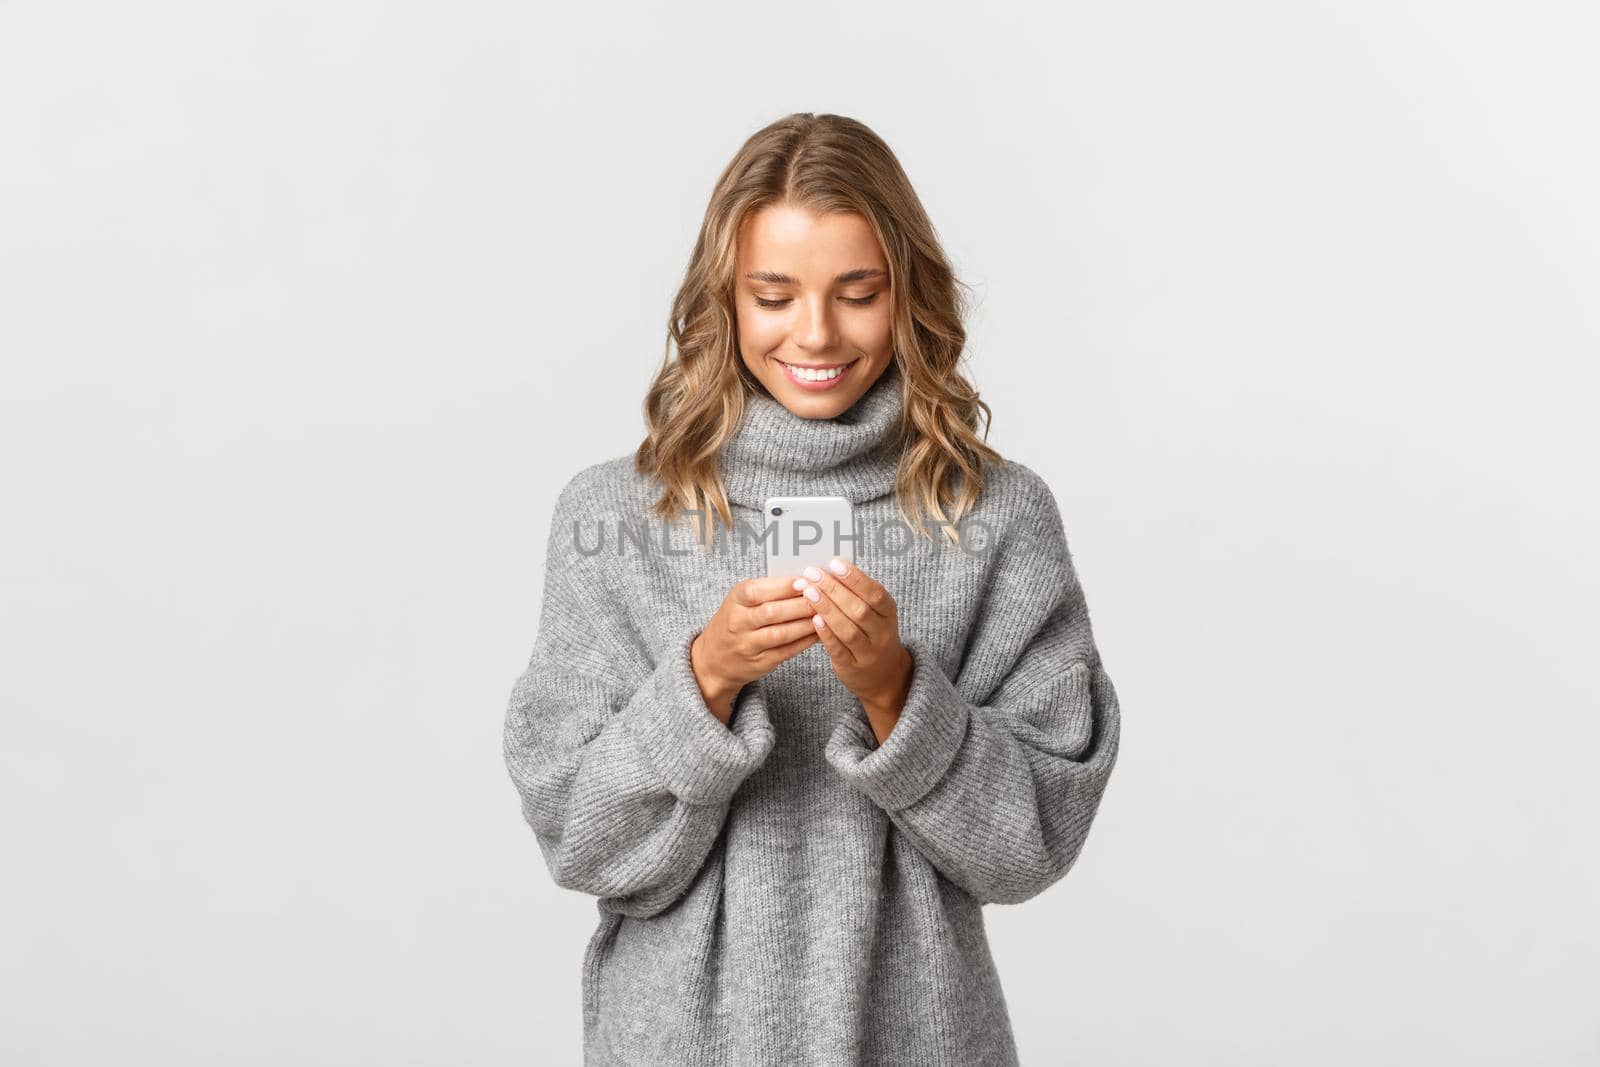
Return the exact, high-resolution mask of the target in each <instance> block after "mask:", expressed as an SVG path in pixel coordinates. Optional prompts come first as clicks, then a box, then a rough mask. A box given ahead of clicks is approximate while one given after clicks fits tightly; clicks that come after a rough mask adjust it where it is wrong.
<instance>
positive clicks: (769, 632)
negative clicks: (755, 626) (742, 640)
mask: <svg viewBox="0 0 1600 1067" xmlns="http://www.w3.org/2000/svg"><path fill="white" fill-rule="evenodd" d="M806 614H807V615H810V614H811V613H810V612H807V613H806ZM814 632H816V627H815V626H813V625H812V624H811V620H810V619H809V618H806V619H796V620H794V621H793V622H785V623H780V624H779V625H777V626H763V627H762V628H761V629H759V630H754V631H752V632H751V634H750V643H751V644H752V645H753V646H754V647H755V648H756V649H757V650H758V651H759V652H767V651H770V650H771V649H773V648H776V647H777V646H779V645H785V644H788V643H789V642H790V641H794V640H797V639H799V638H802V637H806V636H808V635H810V634H812V633H814Z"/></svg>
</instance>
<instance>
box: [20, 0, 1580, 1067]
mask: <svg viewBox="0 0 1600 1067" xmlns="http://www.w3.org/2000/svg"><path fill="white" fill-rule="evenodd" d="M1597 31H1600V17H1597V15H1596V9H1595V8H1594V7H1593V5H1588V4H1578V3H1573V4H1568V5H1557V4H1544V3H1527V2H1520V3H1516V4H1512V3H1502V4H1498V5H1493V4H1482V3H1445V2H1438V3H1427V4H1423V3H1396V2H1392V0H1391V2H1383V3H1378V2H1374V0H1363V2H1349V0H1345V2H1340V3H1332V2H1328V3H1297V4H1267V3H1182V2H1171V3H1163V4H1152V3H1144V2H1133V3H1121V4H1115V5H1112V4H1097V5H1067V6H1062V5H1049V6H1046V5H1042V4H1041V5H1028V6H1018V7H1008V6H1004V5H1002V6H999V7H995V6H993V5H984V8H983V10H982V11H980V10H979V9H978V8H977V7H975V6H973V5H970V4H966V5H959V6H956V7H952V8H950V9H949V10H939V9H936V8H930V7H928V6H927V5H924V4H917V5H861V4H850V5H832V4H810V5H803V6H799V7H795V6H790V5H765V6H753V5H748V4H723V5H710V4H704V5H695V6H694V7H693V8H687V7H685V8H681V9H676V10H674V9H671V8H668V7H665V6H650V7H645V6H640V5H633V4H629V5H624V6H622V7H620V8H619V7H616V6H610V7H607V6H601V7H598V8H591V9H584V8H582V7H581V6H579V5H559V6H558V5H548V6H547V5H535V4H509V3H508V4H495V5H488V4H476V5H473V4H452V5H448V6H447V5H444V4H436V5H432V6H429V7H425V6H422V5H384V4H376V3H322V4H309V3H307V4H303V5H270V4H265V3H251V4H240V3H234V4H214V3H213V4H203V3H191V4H170V3H166V4H153V5H150V4H145V5H129V4H109V3H99V4H54V5H46V4H43V3H9V4H5V5H3V6H0V122H3V137H0V182H3V183H4V184H3V196H0V352H3V355H4V368H3V381H0V385H3V387H0V447H3V452H0V456H3V485H0V489H3V494H0V507H3V514H0V519H3V535H4V546H3V552H0V581H3V586H4V590H3V603H4V610H3V612H0V638H3V642H4V657H3V661H0V684H3V691H0V700H3V705H4V725H5V741H4V743H3V745H0V812H3V815H0V818H3V820H4V823H3V833H4V850H5V851H4V861H3V862H4V867H5V869H6V870H7V872H8V873H7V875H6V878H5V883H6V884H5V891H4V893H3V894H0V909H3V916H0V917H3V930H0V933H3V941H4V945H5V946H6V947H5V949H4V951H3V952H0V1000H3V1002H4V1004H5V1005H6V1007H5V1015H6V1018H5V1019H4V1022H3V1025H0V1060H4V1062H6V1063H7V1064H18V1065H21V1064H90V1063H150V1064H217V1063H230V1064H283V1063H315V1064H344V1063H355V1062H364V1063H384V1064H390V1065H395V1064H447V1063H448V1064H514V1063H531V1062H541V1063H576V1062H577V1061H578V1049H579V1039H580V1033H581V1025H580V1024H581V1019H580V1012H579V1003H580V1000H579V984H578V977H579V967H580V962H581V951H582V947H583V945H584V943H585V941H586V940H587V938H588V936H589V934H590V932H591V931H592V929H593V927H594V925H595V922H596V918H597V916H596V911H595V907H594V903H593V901H592V899H591V898H587V897H583V896H581V895H578V894H575V893H569V892H566V891H563V890H559V889H557V888H556V887H555V886H554V884H553V882H552V881H551V880H550V878H549V875H548V873H547V871H546V870H545V868H544V866H543V864H542V861H541V859H540V856H539V853H538V850H537V847H536V844H535V840H534V838H533V836H532V832H531V830H529V829H528V827H527V826H526V825H525V824H524V823H523V822H522V818H521V813H520V811H519V808H518V804H517V800H516V796H515V792H514V790H513V788H512V786H511V784H510V780H509V777H508V775H507V773H506V771H505V769H504V766H503V765H502V763H501V753H500V730H501V724H502V717H503V714H504V709H505V703H506V700H507V698H508V696H509V694H510V689H511V685H512V682H513V681H514V679H515V677H516V675H517V674H518V673H519V671H520V670H521V668H522V666H523V664H524V663H525V661H526V658H527V655H528V652H529V651H530V649H531V647H532V642H533V638H534V634H535V631H536V621H537V614H536V613H537V606H538V601H539V594H540V588H541V581H542V562H543V560H542V554H543V544H544V537H545V535H546V533H547V528H548V522H549V514H550V508H551V505H552V504H553V503H554V499H555V494H556V491H557V489H558V488H559V487H560V485H561V484H562V483H563V482H564V481H565V480H566V479H567V478H568V477H569V476H570V475H571V474H572V473H573V472H575V471H576V470H577V469H579V468H580V467H582V466H584V465H587V464H589V463H592V462H595V461H598V460H600V459H603V458H607V457H610V456H615V455H620V454H622V453H625V452H628V451H631V450H632V448H633V447H634V446H635V445H636V444H637V443H638V440H639V438H640V435H641V433H642V427H643V422H642V418H641V415H640V403H641V401H642V399H643V395H644V390H645V388H646V385H647V383H648V381H649V378H650V375H651V373H652V372H653V370H654V369H655V367H656V365H657V363H658V361H659V359H660V357H661V354H662V350H663V345H664V343H665V323H666V318H667V313H668V304H669V300H670V298H671V294H672V293H673V291H674V288H675V286H676V285H677V283H678V281H679V279H680V278H681V274H682V271H683V268H684V265H685V264H686V262H687V259H688V255H689V252H690V249H691V246H692V244H693V241H694V237H695V235H696V232H697V229H698V227H699V224H700V219H701V215H702V212H703V211H704V208H705V203H706V199H707V197H708V195H709V193H710V190H711V186H712V183H713V181H714V179H715V177H716V175H717V174H718V173H719V172H720V170H721V169H722V167H723V166H724V165H725V164H726V162H727V160H728V158H729V157H730V156H731V155H732V153H733V152H734V150H735V149H736V148H737V147H738V145H739V144H740V143H741V142H742V141H743V140H744V139H745V138H746V137H747V136H748V135H749V134H750V133H752V132H754V131H755V130H756V129H758V128H759V127H761V126H762V125H764V124H765V123H767V122H769V121H772V120H773V119H776V118H778V117H780V116H781V115H783V114H786V113H788V112H791V111H799V110H809V111H818V112H822V111H834V112H839V113H843V114H847V115H850V116H853V117H855V118H858V119H861V120H862V121H864V122H866V123H867V124H868V125H870V126H872V127H873V128H874V129H875V130H877V131H878V132H879V133H880V134H881V135H882V136H883V137H884V138H885V139H886V140H887V141H888V142H889V143H890V145H891V146H893V148H894V149H895V151H896V152H897V153H898V154H899V156H900V158H901V160H902V162H903V164H904V165H905V167H906V169H907V171H908V172H909V173H910V175H911V177H912V180H913V181H914V182H915V183H916V185H917V187H918V189H919V191H920V193H921V196H922V197H923V200H924V202H925V204H926V206H927V208H928V210H929V212H930V214H931V216H932V217H933V219H934V222H935V224H936V226H937V227H938V229H939V232H940V235H941V236H942V238H943V239H944V241H945V242H946V243H947V250H948V252H949V253H950V255H951V257H952V259H953V260H954V262H955V265H956V267H957V270H958V272H959V273H960V275H961V276H962V277H963V278H964V279H965V280H967V281H968V282H970V283H971V284H972V285H973V286H975V288H976V289H977V291H978V294H979V295H980V297H981V305H980V307H979V308H978V310H977V312H976V314H975V315H974V316H973V318H972V321H971V323H970V326H971V344H970V357H971V364H970V366H971V374H972V376H973V377H974V379H975V380H976V381H977V383H978V385H979V387H980V388H981V390H982V393H983V396H984V398H985V399H986V400H987V401H988V402H989V403H990V404H991V406H992V407H993V409H994V412H995V424H994V428H993V432H992V434H991V437H990V441H991V443H992V444H994V445H995V446H996V447H997V448H999V450H1000V451H1001V452H1002V453H1004V454H1006V455H1009V456H1013V457H1015V458H1018V459H1020V460H1022V461H1023V462H1025V463H1027V464H1029V465H1030V466H1033V467H1034V468H1035V469H1037V470H1039V471H1040V472H1041V473H1042V474H1043V475H1044V476H1045V477H1046V478H1047V479H1048V480H1049V482H1050V483H1051V485H1052V486H1053V488H1054V489H1055V492H1056V495H1057V498H1058V500H1059V502H1060V505H1061V508H1062V512H1063V515H1064V517H1065V519H1066V523H1067V528H1068V534H1069V538H1070V539H1071V545H1072V549H1073V552H1074V559H1075V562H1076V563H1077V566H1078V568H1079V573H1080V575H1081V577H1082V579H1083V581H1084V586H1085V590H1086V592H1087V593H1088V595H1089V598H1090V603H1091V607H1092V609H1093V613H1094V621H1095V627H1096V635H1097V638H1098V641H1099V644H1100V648H1101V652H1102V655H1103V656H1104V659H1105V662H1106V665H1107V667H1108V669H1109V670H1110V672H1111V673H1112V675H1113V677H1114V679H1115V681H1116V683H1117V685H1118V691H1119V695H1120V697H1121V701H1122V708H1123V714H1124V727H1123V747H1122V752H1121V756H1120V760H1119V765H1118V770H1117V772H1116V774H1115V775H1114V777H1113V779H1112V782H1111V786H1110V788H1109V790H1108V792H1107V794H1106V798H1105V801H1104V804H1103V807H1102V809H1101V813H1100V816H1099V819H1098V821H1097V823H1096V826H1095V829H1094V831H1093V833H1092V835H1091V837H1090V841H1089V844H1088V846H1087V848H1086V849H1085V851H1084V853H1083V855H1082V857H1081V858H1080V860H1079V862H1078V865H1077V866H1076V867H1075V868H1074V869H1073V871H1072V872H1071V874H1070V875H1069V876H1068V878H1067V879H1066V880H1065V881H1063V882H1062V883H1061V884H1059V885H1057V886H1055V887H1053V888H1052V889H1051V890H1050V891H1048V892H1047V893H1046V894H1044V895H1042V896H1040V897H1038V898H1036V899H1035V900H1033V901H1030V902H1028V903H1026V904H1023V905H1020V906H1015V907H991V908H989V909H986V915H987V917H988V921H989V927H990V931H991V939H992V942H993V945H994V952H995V956H996V960H997V962H998V965H999V968H1000V972H1001V976H1002V980H1003V981H1004V983H1005V987H1006V990H1007V995H1008V1002H1009V1004H1010V1006H1011V1011H1012V1015H1013V1020H1014V1023H1015V1028H1016V1032H1017V1037H1018V1041H1019V1044H1020V1046H1021V1051H1022V1058H1023V1062H1024V1063H1027V1064H1029V1065H1035V1064H1058V1063H1066V1062H1071V1063H1082V1064H1096V1065H1099V1064H1108V1065H1110V1064H1116V1065H1120V1064H1129V1065H1135V1064H1137V1065H1144V1064H1171V1063H1186V1064H1190V1063H1205V1064H1230V1065H1231V1064H1262V1065H1276V1064H1283V1063H1290V1062H1293V1063H1300V1064H1343V1063H1350V1062H1356V1061H1359V1062H1363V1063H1372V1064H1416V1063H1423V1062H1432V1063H1450V1064H1476V1063H1483V1064H1489V1063H1495V1064H1503V1063H1510V1062H1516V1063H1518V1064H1519V1065H1535V1064H1590V1063H1594V1062H1596V1059H1597V1057H1600V1008H1597V1005H1600V963H1597V961H1600V920H1597V918H1596V915H1595V911H1594V901H1595V900H1597V899H1600V855H1597V849H1596V841H1597V838H1600V834H1597V822H1600V792H1597V788H1596V782H1595V769H1596V752H1597V745H1600V729H1597V726H1596V711H1597V709H1600V683H1597V681H1596V675H1595V670H1594V662H1595V658H1594V657H1595V647H1596V638H1597V632H1596V626H1595V622H1594V606H1593V605H1594V599H1595V596H1596V593H1597V592H1600V580H1597V579H1600V573H1597V572H1600V568H1597V566H1596V563H1595V557H1594V546H1595V544H1596V543H1597V542H1600V504H1597V499H1596V493H1595V483H1596V476H1595V463H1594V458H1595V455H1596V453H1597V451H1600V448H1597V446H1600V441H1597V439H1596V438H1597V436H1600V435H1597V432H1596V429H1595V421H1596V420H1595V415H1594V409H1595V405H1596V399H1597V388H1596V387H1597V385H1600V371H1597V361H1596V356H1597V354H1600V321H1597V318H1600V317H1597V310H1596V309H1597V300H1596V297H1597V294H1600V251H1597V250H1600V198H1597V197H1596V195H1595V190H1596V189H1600V138H1597V128H1600V85H1597V81H1600V76H1597V74H1596V71H1597V69H1600V68H1596V67H1595V66H1594V64H1593V63H1592V62H1591V61H1592V59H1593V55H1592V53H1593V49H1594V45H1595V42H1596V40H1597V38H1600V32H1597Z"/></svg>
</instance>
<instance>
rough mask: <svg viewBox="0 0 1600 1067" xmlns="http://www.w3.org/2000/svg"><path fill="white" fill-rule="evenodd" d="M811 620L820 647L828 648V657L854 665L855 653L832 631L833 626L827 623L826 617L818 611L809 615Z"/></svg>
mask: <svg viewBox="0 0 1600 1067" xmlns="http://www.w3.org/2000/svg"><path fill="white" fill-rule="evenodd" d="M811 621H812V623H813V625H815V627H816V630H817V637H818V639H819V640H821V641H822V647H823V648H826V649H827V650H828V656H829V658H831V659H833V660H835V661H836V662H839V663H845V664H849V665H851V666H854V665H855V662H856V654H855V653H854V652H852V651H851V650H850V647H849V646H848V645H846V644H845V643H844V642H843V641H841V640H839V637H838V635H837V634H835V633H834V632H833V628H832V627H831V626H829V625H828V621H827V619H826V618H825V617H824V616H823V615H821V614H820V613H819V614H816V615H813V616H811Z"/></svg>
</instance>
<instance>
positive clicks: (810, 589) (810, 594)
mask: <svg viewBox="0 0 1600 1067" xmlns="http://www.w3.org/2000/svg"><path fill="white" fill-rule="evenodd" d="M806 599H807V600H809V601H811V602H812V603H813V604H815V603H816V602H817V601H819V600H821V599H822V594H821V593H819V592H817V587H816V586H814V585H808V586H806Z"/></svg>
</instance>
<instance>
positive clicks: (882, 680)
mask: <svg viewBox="0 0 1600 1067" xmlns="http://www.w3.org/2000/svg"><path fill="white" fill-rule="evenodd" d="M794 587H795V588H796V589H797V590H799V591H800V592H802V593H804V594H805V596H806V599H807V600H810V601H811V608H812V623H813V625H816V627H817V636H818V637H820V638H821V639H822V645H823V647H824V648H826V649H827V650H828V658H829V659H830V660H832V662H833V673H834V674H836V675H838V677H839V681H841V682H843V683H844V685H845V688H847V689H849V690H850V691H851V692H852V693H854V694H855V695H856V698H857V699H859V700H860V701H861V704H862V706H863V707H864V708H866V711H867V720H868V722H869V723H870V724H871V726H872V730H873V733H875V734H876V735H877V737H878V743H879V744H882V743H883V741H884V739H885V738H887V737H888V736H889V731H890V730H891V729H893V728H894V724H895V721H896V720H898V719H899V717H900V711H901V709H902V708H904V707H905V701H906V692H907V690H908V689H909V688H910V686H911V667H912V663H911V653H910V652H908V651H906V648H905V646H903V645H902V644H901V643H900V619H899V614H898V611H897V609H896V607H895V602H894V597H892V596H890V595H889V593H888V591H887V590H886V589H884V588H883V586H881V585H879V584H878V583H877V582H876V581H875V580H873V579H872V578H871V577H869V576H868V575H867V573H866V572H865V571H863V570H862V569H861V568H860V567H857V566H854V565H853V564H849V563H846V562H844V561H843V560H841V559H837V558H835V559H833V560H831V561H830V562H829V564H828V570H827V571H820V570H818V569H816V568H815V567H807V568H806V570H805V577H804V578H796V579H795V581H794Z"/></svg>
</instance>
